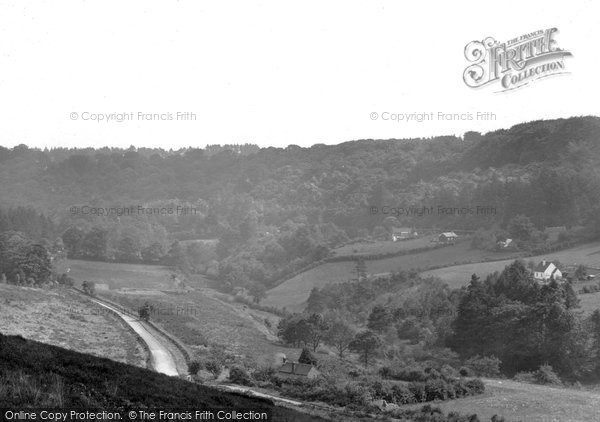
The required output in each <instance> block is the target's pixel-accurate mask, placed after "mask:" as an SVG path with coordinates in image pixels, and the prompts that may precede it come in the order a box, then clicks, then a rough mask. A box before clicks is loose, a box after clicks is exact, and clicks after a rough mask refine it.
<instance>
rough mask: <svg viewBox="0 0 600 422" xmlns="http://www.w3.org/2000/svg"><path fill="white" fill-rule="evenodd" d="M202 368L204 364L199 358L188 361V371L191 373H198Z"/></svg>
mask: <svg viewBox="0 0 600 422" xmlns="http://www.w3.org/2000/svg"><path fill="white" fill-rule="evenodd" d="M200 369H202V364H201V363H200V362H198V361H197V360H193V361H191V362H190V363H188V373H189V374H190V375H196V374H197V373H198V371H199V370H200Z"/></svg>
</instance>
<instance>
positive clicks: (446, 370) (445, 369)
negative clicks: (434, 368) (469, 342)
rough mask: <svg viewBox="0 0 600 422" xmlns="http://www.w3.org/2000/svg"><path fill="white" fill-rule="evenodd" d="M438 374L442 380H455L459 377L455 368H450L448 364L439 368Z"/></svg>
mask: <svg viewBox="0 0 600 422" xmlns="http://www.w3.org/2000/svg"><path fill="white" fill-rule="evenodd" d="M440 374H441V375H442V377H444V378H456V377H458V376H459V375H460V374H459V372H458V371H457V370H456V369H455V368H453V367H452V366H450V365H448V364H444V365H443V366H442V367H441V368H440Z"/></svg>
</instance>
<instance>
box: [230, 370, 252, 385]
mask: <svg viewBox="0 0 600 422" xmlns="http://www.w3.org/2000/svg"><path fill="white" fill-rule="evenodd" d="M229 381H231V382H232V383H234V384H239V385H252V380H251V379H250V375H248V372H247V371H246V370H245V369H244V368H241V367H239V366H232V367H231V368H230V369H229Z"/></svg>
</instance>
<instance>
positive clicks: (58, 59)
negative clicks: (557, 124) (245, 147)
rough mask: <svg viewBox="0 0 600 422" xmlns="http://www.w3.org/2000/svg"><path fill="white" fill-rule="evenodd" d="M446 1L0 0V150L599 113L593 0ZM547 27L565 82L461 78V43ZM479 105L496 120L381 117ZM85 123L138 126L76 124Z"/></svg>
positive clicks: (317, 134)
mask: <svg viewBox="0 0 600 422" xmlns="http://www.w3.org/2000/svg"><path fill="white" fill-rule="evenodd" d="M457 3H458V2H449V1H436V2H433V1H429V2H427V1H422V2H410V3H409V2H403V1H377V0H375V1H374V0H368V1H367V0H365V1H350V0H339V1H328V2H324V1H307V0H302V1H281V0H275V1H258V2H257V1H248V0H244V1H237V2H234V1H197V0H194V1H192V0H189V1H187V0H185V1H184V0H181V1H165V0H161V1H151V0H143V1H127V2H123V1H108V0H98V1H81V0H78V1H60V2H57V1H53V2H50V1H23V0H18V1H17V0H15V1H8V0H4V1H2V2H1V3H0V145H4V146H14V145H16V144H19V143H26V144H28V145H30V146H38V147H46V146H47V147H52V146H68V147H74V146H94V147H100V146H104V145H109V146H122V147H127V146H129V145H136V146H160V147H163V148H177V147H182V146H194V147H204V146H205V145H206V144H214V143H221V144H223V143H244V142H251V143H257V144H259V145H261V146H268V145H273V146H281V147H283V146H286V145H289V144H297V145H302V146H310V145H312V144H315V143H327V144H333V143H339V142H344V141H348V140H354V139H363V138H385V139H387V138H402V137H414V136H431V135H437V134H462V133H463V132H465V131H467V130H478V131H482V132H485V131H488V130H491V129H495V128H500V127H508V126H511V125H513V124H515V123H519V122H522V121H527V120H534V119H541V118H556V117H569V116H574V115H588V114H594V115H599V114H600V111H599V110H600V100H599V99H600V95H599V94H600V92H599V91H600V81H599V78H600V76H599V73H598V70H599V69H600V48H599V47H598V41H599V40H600V2H597V1H596V2H594V1H591V0H590V1H582V0H581V1H579V0H571V1H568V2H565V1H555V0H544V1H518V2H511V1H505V2H481V1H461V2H460V6H459V5H458V4H457ZM550 27H557V28H558V29H559V32H558V33H557V35H556V37H555V38H556V41H557V44H558V46H559V47H560V48H563V49H565V50H569V51H571V52H572V53H573V57H572V58H568V59H566V60H565V64H566V69H565V70H566V71H568V72H569V73H568V74H565V75H561V76H555V77H550V78H545V79H544V80H540V81H536V82H535V83H532V84H529V85H528V86H526V87H524V88H521V89H518V90H515V91H511V92H504V93H496V92H495V91H497V90H498V88H499V86H498V85H496V86H495V88H494V87H488V88H484V89H477V90H474V89H471V88H468V87H467V86H466V85H465V84H464V82H463V79H462V74H463V70H464V68H465V67H466V66H467V64H468V63H467V61H466V60H465V58H464V55H463V51H464V47H465V45H466V44H467V43H468V42H470V41H472V40H481V39H483V38H485V37H488V36H492V37H494V38H496V39H497V40H500V41H505V40H509V39H512V38H515V37H517V36H519V35H522V34H525V33H530V32H533V31H535V30H539V29H546V28H550ZM478 111H480V112H491V113H494V114H495V116H496V119H495V120H489V121H476V120H474V121H439V120H437V119H436V120H434V121H429V122H421V123H418V122H409V123H407V122H401V123H398V122H392V121H389V120H382V117H381V116H383V115H384V113H386V112H387V113H414V112H434V113H436V117H437V113H438V112H443V113H469V112H470V113H476V112H478ZM140 112H141V113H163V114H167V113H171V114H172V116H173V118H174V119H173V120H166V121H156V120H154V121H140V120H139V118H138V117H139V115H138V113H140ZM177 112H191V113H195V115H196V120H187V121H184V120H177V119H176V113H177ZM373 112H375V113H378V116H379V117H378V118H377V119H376V120H373V119H372V118H371V113H373ZM75 113H76V114H75ZM96 113H97V114H110V113H134V119H133V120H131V121H124V122H121V123H119V122H108V123H107V122H97V121H92V120H84V118H85V117H87V118H91V116H92V114H96Z"/></svg>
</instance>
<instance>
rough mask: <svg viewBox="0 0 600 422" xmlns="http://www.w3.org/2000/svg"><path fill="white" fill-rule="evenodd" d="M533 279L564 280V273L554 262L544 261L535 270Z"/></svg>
mask: <svg viewBox="0 0 600 422" xmlns="http://www.w3.org/2000/svg"><path fill="white" fill-rule="evenodd" d="M533 277H534V278H535V279H536V280H540V281H548V280H550V279H554V280H559V279H561V278H562V272H561V271H560V270H559V269H558V267H557V266H556V264H554V263H553V262H552V261H546V260H545V259H544V260H542V262H540V263H539V264H538V265H537V266H536V267H535V268H534V270H533Z"/></svg>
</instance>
